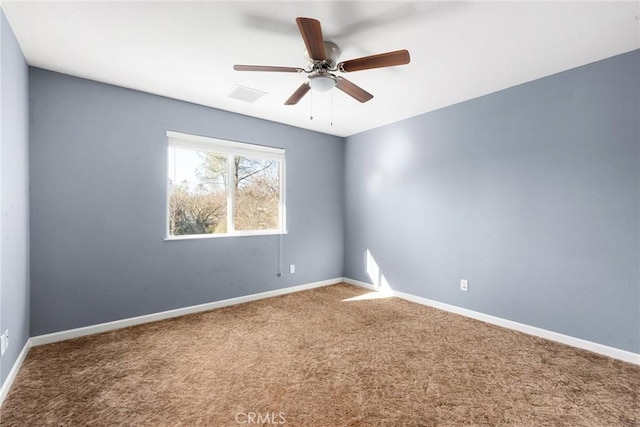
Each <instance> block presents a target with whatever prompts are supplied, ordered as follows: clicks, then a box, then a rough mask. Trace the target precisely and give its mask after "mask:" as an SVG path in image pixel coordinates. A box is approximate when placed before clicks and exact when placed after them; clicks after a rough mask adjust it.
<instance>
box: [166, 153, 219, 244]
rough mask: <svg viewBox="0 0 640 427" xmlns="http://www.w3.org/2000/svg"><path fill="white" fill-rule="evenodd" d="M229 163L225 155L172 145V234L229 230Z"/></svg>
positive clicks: (170, 197)
mask: <svg viewBox="0 0 640 427" xmlns="http://www.w3.org/2000/svg"><path fill="white" fill-rule="evenodd" d="M226 165H227V160H226V157H225V156H222V155H216V154H214V153H207V152H201V151H196V150H189V149H185V148H177V147H171V148H170V149H169V235H172V236H179V235H187V234H212V233H226V232H227V196H226V187H225V186H226V180H227V167H226Z"/></svg>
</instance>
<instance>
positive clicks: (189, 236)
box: [164, 230, 288, 242]
mask: <svg viewBox="0 0 640 427" xmlns="http://www.w3.org/2000/svg"><path fill="white" fill-rule="evenodd" d="M283 234H288V232H286V231H275V230H268V231H264V232H260V231H247V232H241V231H239V232H236V233H228V234H185V235H181V236H169V237H165V238H164V241H165V242H173V241H181V240H202V239H221V238H227V237H250V236H254V237H257V236H278V235H283Z"/></svg>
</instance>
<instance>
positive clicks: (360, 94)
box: [336, 77, 373, 102]
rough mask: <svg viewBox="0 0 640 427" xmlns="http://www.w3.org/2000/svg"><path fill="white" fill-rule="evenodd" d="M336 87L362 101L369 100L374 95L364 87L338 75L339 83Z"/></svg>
mask: <svg viewBox="0 0 640 427" xmlns="http://www.w3.org/2000/svg"><path fill="white" fill-rule="evenodd" d="M336 87H337V88H338V89H340V90H341V91H343V92H344V93H346V94H347V95H349V96H351V97H353V98H355V99H357V100H358V101H360V102H367V101H369V100H370V99H371V98H373V95H371V94H370V93H369V92H367V91H366V90H364V89H362V88H361V87H360V86H357V85H355V84H353V83H351V82H350V81H349V80H347V79H345V78H344V77H338V84H336Z"/></svg>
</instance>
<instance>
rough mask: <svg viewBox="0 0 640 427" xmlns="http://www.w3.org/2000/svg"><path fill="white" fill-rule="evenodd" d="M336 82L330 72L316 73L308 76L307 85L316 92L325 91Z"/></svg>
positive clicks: (331, 87)
mask: <svg viewBox="0 0 640 427" xmlns="http://www.w3.org/2000/svg"><path fill="white" fill-rule="evenodd" d="M337 84H338V79H337V78H336V76H334V75H332V74H316V75H313V76H309V86H310V87H311V89H313V90H315V91H318V92H327V91H329V90H331V89H333V88H334V87H335V86H336V85H337Z"/></svg>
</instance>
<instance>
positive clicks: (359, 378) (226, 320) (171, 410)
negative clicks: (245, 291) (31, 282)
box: [0, 284, 640, 427]
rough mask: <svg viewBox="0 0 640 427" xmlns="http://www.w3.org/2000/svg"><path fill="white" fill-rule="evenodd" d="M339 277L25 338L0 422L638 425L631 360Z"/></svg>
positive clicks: (638, 379) (639, 405)
mask: <svg viewBox="0 0 640 427" xmlns="http://www.w3.org/2000/svg"><path fill="white" fill-rule="evenodd" d="M368 293H369V292H368V291H366V290H363V289H360V288H356V287H352V286H349V285H344V284H341V285H335V286H329V287H325V288H319V289H314V290H310V291H304V292H298V293H295V294H289V295H285V296H281V297H277V298H271V299H268V300H261V301H256V302H251V303H248V304H243V305H238V306H234V307H228V308H224V309H218V310H213V311H209V312H205V313H199V314H195V315H189V316H184V317H181V318H177V319H171V320H165V321H161V322H156V323H150V324H146V325H141V326H135V327H131V328H127V329H121V330H118V331H112V332H107V333H103V334H97V335H92V336H88V337H83V338H78V339H74V340H69V341H65V342H60V343H55V344H50V345H46V346H41V347H34V348H32V349H31V350H30V351H29V354H28V356H27V358H26V360H25V362H24V364H23V366H22V370H21V371H20V373H19V374H18V377H17V379H16V381H15V383H14V385H13V388H12V389H11V391H10V393H9V395H8V397H7V399H6V400H5V403H4V405H3V407H2V413H1V414H0V424H1V425H2V426H3V427H4V426H44V425H56V426H58V425H60V426H85V425H89V426H115V425H125V426H216V427H217V426H239V425H255V424H263V425H269V424H271V425H284V426H432V425H434V426H435V425H443V426H449V425H516V426H546V425H548V426H558V425H566V426H616V425H619V426H636V425H640V401H639V399H640V396H639V389H640V366H636V365H632V364H629V363H624V362H620V361H617V360H614V359H610V358H607V357H603V356H599V355H596V354H593V353H590V352H586V351H582V350H577V349H574V348H571V347H568V346H564V345H562V344H557V343H553V342H550V341H546V340H543V339H539V338H535V337H531V336H528V335H525V334H521V333H518V332H514V331H510V330H506V329H503V328H500V327H496V326H492V325H489V324H486V323H483V322H479V321H476V320H472V319H468V318H465V317H461V316H458V315H455V314H451V313H447V312H443V311H439V310H436V309H432V308H429V307H424V306H421V305H418V304H414V303H410V302H407V301H403V300H400V299H397V298H386V299H362V300H351V301H345V300H347V299H349V298H353V297H356V296H358V295H363V294H368Z"/></svg>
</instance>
